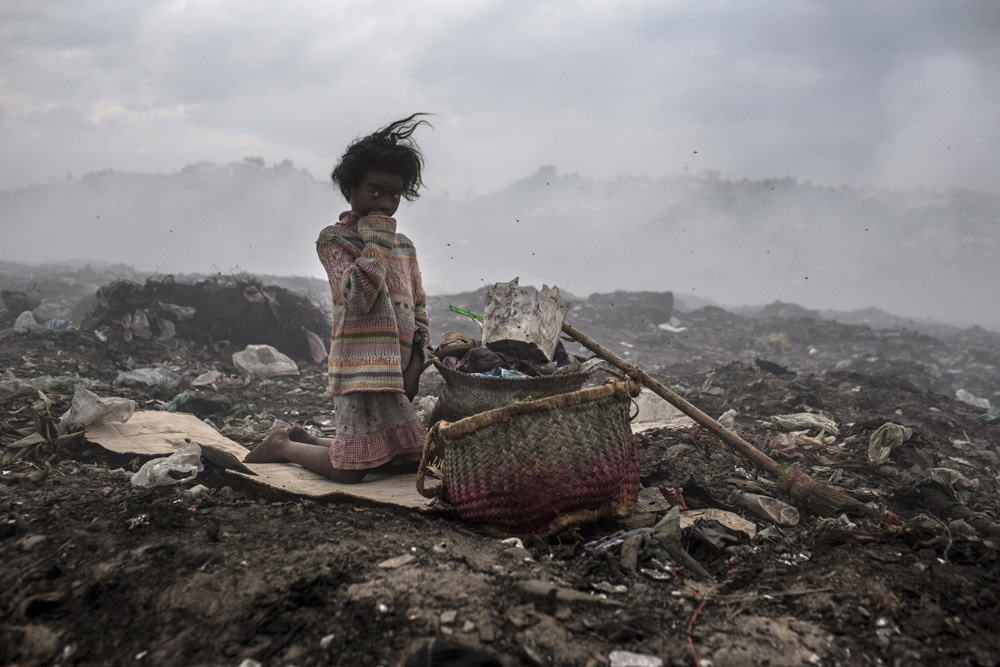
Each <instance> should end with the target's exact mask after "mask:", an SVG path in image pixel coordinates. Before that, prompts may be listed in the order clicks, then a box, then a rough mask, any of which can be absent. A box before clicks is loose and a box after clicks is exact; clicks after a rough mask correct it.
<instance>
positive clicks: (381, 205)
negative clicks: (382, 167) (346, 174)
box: [347, 171, 403, 217]
mask: <svg viewBox="0 0 1000 667" xmlns="http://www.w3.org/2000/svg"><path fill="white" fill-rule="evenodd" d="M402 196H403V177H402V176H397V175H396V174H388V173H386V172H383V171H369V172H368V173H367V174H365V176H364V178H362V179H361V181H360V182H359V183H358V185H357V186H356V187H354V188H352V189H351V190H350V192H348V193H347V201H349V202H350V203H351V210H352V211H355V212H357V213H358V214H359V215H362V216H365V215H370V214H372V213H377V214H379V215H387V216H390V217H392V214H394V213H395V212H396V209H398V208H399V199H400V198H401V197H402Z"/></svg>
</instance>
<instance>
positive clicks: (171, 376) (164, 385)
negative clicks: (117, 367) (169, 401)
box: [115, 368, 181, 389]
mask: <svg viewBox="0 0 1000 667" xmlns="http://www.w3.org/2000/svg"><path fill="white" fill-rule="evenodd" d="M115 384H121V385H125V386H126V387H132V386H135V385H137V384H144V385H146V386H147V387H152V388H154V389H176V388H177V387H179V386H180V384H181V377H180V376H179V375H177V373H174V372H173V371H168V370H167V369H166V368H136V369H134V370H131V371H127V372H126V371H123V372H121V373H119V374H118V378H117V379H116V380H115Z"/></svg>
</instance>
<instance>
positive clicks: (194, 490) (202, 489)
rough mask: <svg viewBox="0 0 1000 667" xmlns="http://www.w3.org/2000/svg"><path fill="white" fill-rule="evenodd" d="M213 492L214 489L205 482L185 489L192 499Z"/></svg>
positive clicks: (185, 492)
mask: <svg viewBox="0 0 1000 667" xmlns="http://www.w3.org/2000/svg"><path fill="white" fill-rule="evenodd" d="M211 493H212V490H211V489H209V488H208V487H207V486H205V485H204V484H195V485H194V486H192V487H191V488H190V489H185V490H184V494H185V495H186V496H188V497H189V498H191V499H192V500H198V499H199V498H201V497H202V496H205V495H209V494H211Z"/></svg>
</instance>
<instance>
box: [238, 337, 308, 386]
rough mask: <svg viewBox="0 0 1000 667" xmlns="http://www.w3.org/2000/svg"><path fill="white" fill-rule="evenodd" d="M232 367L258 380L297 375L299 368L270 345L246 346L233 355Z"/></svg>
mask: <svg viewBox="0 0 1000 667" xmlns="http://www.w3.org/2000/svg"><path fill="white" fill-rule="evenodd" d="M233 365H234V366H236V368H238V369H239V371H240V372H241V373H243V374H244V375H248V376H250V377H253V378H257V379H258V380H263V379H264V378H270V377H277V376H280V375H298V374H299V367H298V366H296V365H295V362H294V361H292V359H290V358H289V357H287V356H285V355H284V354H282V353H281V352H279V351H278V350H277V349H276V348H273V347H271V346H270V345H247V346H246V348H245V349H244V350H243V351H242V352H236V353H235V354H233Z"/></svg>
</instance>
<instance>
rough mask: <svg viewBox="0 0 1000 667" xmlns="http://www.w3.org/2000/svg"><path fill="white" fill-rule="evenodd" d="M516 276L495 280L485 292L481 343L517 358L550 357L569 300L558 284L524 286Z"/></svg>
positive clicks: (557, 342) (554, 348)
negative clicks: (502, 281) (530, 288)
mask: <svg viewBox="0 0 1000 667" xmlns="http://www.w3.org/2000/svg"><path fill="white" fill-rule="evenodd" d="M518 280H519V278H514V280H511V281H510V282H507V283H496V284H495V285H494V286H493V288H492V289H491V290H490V291H488V292H487V293H486V305H485V308H484V311H483V344H484V345H486V346H487V347H488V348H490V349H491V350H496V351H497V352H503V353H504V354H509V355H511V356H514V357H518V358H520V359H533V360H535V361H538V362H540V363H545V362H548V361H552V358H553V355H554V354H555V351H556V345H558V344H559V334H560V333H562V325H563V320H564V319H565V318H566V312H567V311H568V310H569V304H568V303H564V302H563V300H562V297H561V296H560V295H559V288H558V287H549V286H548V285H542V289H541V290H538V291H536V290H527V289H523V288H521V287H520V286H519V285H518Z"/></svg>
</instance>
